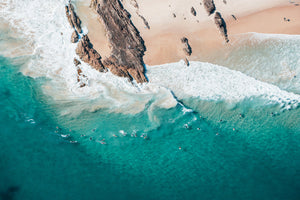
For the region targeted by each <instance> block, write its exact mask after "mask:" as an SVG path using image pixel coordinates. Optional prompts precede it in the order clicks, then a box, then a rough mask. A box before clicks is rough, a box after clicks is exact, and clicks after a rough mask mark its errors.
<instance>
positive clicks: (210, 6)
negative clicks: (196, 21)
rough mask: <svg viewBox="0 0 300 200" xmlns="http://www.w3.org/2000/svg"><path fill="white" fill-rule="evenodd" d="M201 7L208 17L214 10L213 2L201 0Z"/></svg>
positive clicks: (211, 0)
mask: <svg viewBox="0 0 300 200" xmlns="http://www.w3.org/2000/svg"><path fill="white" fill-rule="evenodd" d="M203 6H204V8H205V10H206V12H207V13H208V15H211V14H213V13H214V12H215V10H216V6H215V3H214V1H213V0H203Z"/></svg>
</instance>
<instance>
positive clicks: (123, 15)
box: [82, 0, 147, 83]
mask: <svg viewBox="0 0 300 200" xmlns="http://www.w3.org/2000/svg"><path fill="white" fill-rule="evenodd" d="M91 5H92V7H93V8H95V10H96V12H97V13H98V14H99V17H100V19H101V20H102V22H103V24H104V25H105V28H106V32H107V36H108V39H109V42H110V46H111V49H112V53H111V55H110V57H109V58H107V59H106V60H104V61H103V64H104V66H105V67H107V68H108V69H110V71H111V72H112V73H113V74H115V75H117V76H122V77H128V78H129V79H134V80H136V81H137V82H138V83H143V82H147V79H146V77H145V75H144V73H145V68H144V62H143V55H144V52H145V50H146V48H145V46H144V41H143V39H142V38H141V36H140V34H139V32H138V30H137V29H136V28H135V26H134V25H133V24H132V22H131V20H130V14H129V13H128V12H127V11H126V10H125V9H124V8H123V6H122V4H121V2H120V1H119V0H110V1H108V0H92V2H91ZM82 46H83V44H82Z"/></svg>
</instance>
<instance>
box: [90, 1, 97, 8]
mask: <svg viewBox="0 0 300 200" xmlns="http://www.w3.org/2000/svg"><path fill="white" fill-rule="evenodd" d="M97 4H98V0H91V3H90V8H93V9H96V7H97Z"/></svg>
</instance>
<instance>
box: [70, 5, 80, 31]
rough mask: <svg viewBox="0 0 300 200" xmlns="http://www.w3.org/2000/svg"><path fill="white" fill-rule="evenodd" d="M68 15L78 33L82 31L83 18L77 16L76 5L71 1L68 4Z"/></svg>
mask: <svg viewBox="0 0 300 200" xmlns="http://www.w3.org/2000/svg"><path fill="white" fill-rule="evenodd" d="M66 15H67V18H68V21H69V23H70V25H71V27H74V28H75V29H76V31H77V32H78V33H81V32H82V30H81V20H80V19H79V18H78V17H77V15H76V12H75V10H74V6H73V5H72V4H71V3H69V5H68V6H66Z"/></svg>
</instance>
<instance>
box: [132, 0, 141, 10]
mask: <svg viewBox="0 0 300 200" xmlns="http://www.w3.org/2000/svg"><path fill="white" fill-rule="evenodd" d="M130 4H131V5H133V7H135V8H136V9H139V4H138V3H137V2H136V0H131V1H130Z"/></svg>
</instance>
